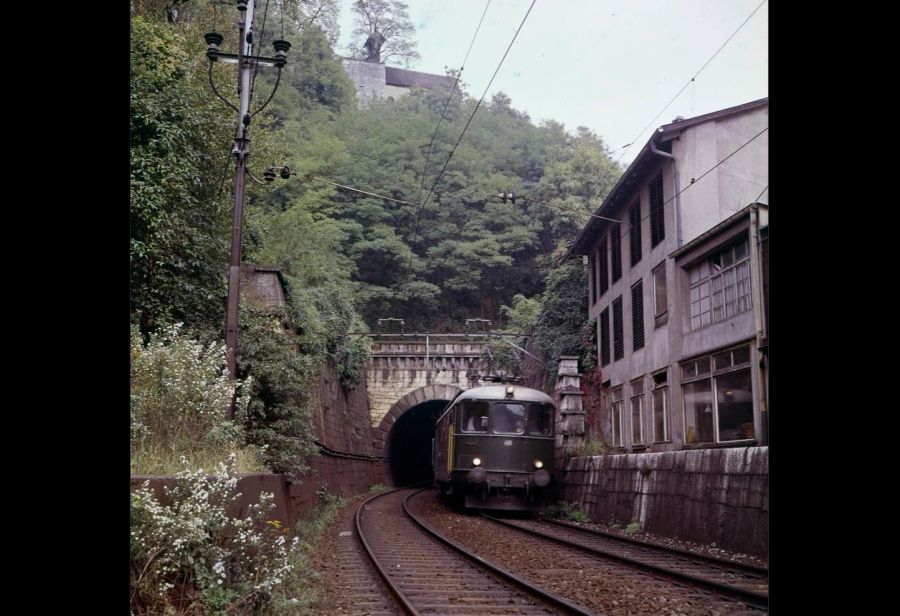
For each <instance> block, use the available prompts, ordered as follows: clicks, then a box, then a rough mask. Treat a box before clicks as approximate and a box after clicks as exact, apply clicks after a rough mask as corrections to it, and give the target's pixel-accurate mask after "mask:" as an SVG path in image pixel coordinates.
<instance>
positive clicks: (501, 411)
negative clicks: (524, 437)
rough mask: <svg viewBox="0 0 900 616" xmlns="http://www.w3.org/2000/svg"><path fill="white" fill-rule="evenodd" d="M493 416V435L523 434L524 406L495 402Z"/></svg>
mask: <svg viewBox="0 0 900 616" xmlns="http://www.w3.org/2000/svg"><path fill="white" fill-rule="evenodd" d="M493 416H494V433H495V434H523V433H524V432H525V405H523V404H511V403H509V402H496V403H494V413H493Z"/></svg>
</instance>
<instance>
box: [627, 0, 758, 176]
mask: <svg viewBox="0 0 900 616" xmlns="http://www.w3.org/2000/svg"><path fill="white" fill-rule="evenodd" d="M766 2H768V0H763V1H762V2H760V4H759V6H757V7H756V8H755V9H753V12H752V13H750V15H749V16H748V17H747V19H745V20H744V22H743V23H742V24H741V25H740V26H738V28H737V30H735V31H734V32H732V33H731V36H729V37H728V38H727V39H726V40H725V42H724V43H722V45H721V46H720V47H719V48H718V49H717V50H716V52H715V53H714V54H713V55H712V56H710V57H709V59H708V60H707V61H706V62H704V63H703V66H701V67H700V70H698V71H697V72H696V73H694V76H693V77H691V78H690V79H689V80H688V82H687V83H686V84H684V86H682V88H681V89H680V90H678V93H677V94H675V96H673V97H672V100H670V101H669V102H668V103H666V106H665V107H663V108H662V109H661V110H660V112H659V113H657V114H656V116H654V118H653V119H652V120H650V122H648V123H647V126H645V127H644V128H642V129H641V132H639V133H638V134H637V135H635V136H634V139H632V140H631V143H629V144H627V145H624V146H622V148H623V150H622V153H621V154H619V158H617V159H616V162H617V163H618V162H619V161H620V160H621V159H622V157H623V156H625V152H627V151H628V148H630V147H631V146H633V145H634V144H635V143H636V142H637V140H638V139H639V138H640V136H641V135H643V134H644V132H645V131H646V130H647V129H648V128H650V126H652V125H653V123H654V122H656V120H657V119H658V118H659V116H661V115H662V114H663V113H665V111H666V109H668V108H669V106H670V105H671V104H672V103H674V102H675V99H677V98H678V97H679V96H681V93H682V92H684V91H685V89H687V87H688V86H689V85H691V83H692V82H693V81H694V80H695V79H696V78H697V76H698V75H699V74H700V73H702V72H703V69H705V68H706V67H707V66H708V65H709V63H710V62H712V61H713V59H714V58H715V57H716V56H717V55H719V52H720V51H722V50H723V49H724V48H725V45H727V44H728V42H729V41H731V39H733V38H734V36H735V35H736V34H737V33H738V32H740V31H741V28H743V27H744V26H745V25H746V23H747V22H748V21H750V18H751V17H753V16H754V15H756V12H757V11H758V10H759V9H761V8H762V6H763V4H765V3H766Z"/></svg>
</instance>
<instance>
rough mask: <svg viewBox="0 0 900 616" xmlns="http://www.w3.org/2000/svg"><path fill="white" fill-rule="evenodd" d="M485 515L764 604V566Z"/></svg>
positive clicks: (575, 528)
mask: <svg viewBox="0 0 900 616" xmlns="http://www.w3.org/2000/svg"><path fill="white" fill-rule="evenodd" d="M482 516H483V517H485V518H487V519H488V520H490V521H492V522H494V523H496V524H501V525H503V526H506V527H509V528H513V529H516V530H518V531H520V532H524V533H528V534H530V535H533V536H536V537H540V538H542V539H547V540H549V541H553V542H555V543H558V544H561V545H564V546H567V547H570V548H575V549H577V550H580V551H583V552H587V553H590V554H593V555H595V556H600V557H603V558H607V559H611V560H614V561H616V562H619V563H623V564H626V565H628V566H632V567H634V568H636V569H639V570H642V571H644V572H647V573H650V574H651V575H654V576H662V577H665V578H669V579H671V580H673V581H675V582H678V583H685V584H688V585H690V586H693V587H695V588H699V589H702V590H706V591H709V592H712V593H714V594H716V595H719V596H722V597H727V598H731V599H735V600H737V601H742V602H744V603H746V604H748V605H750V606H753V607H757V608H762V609H768V606H769V577H768V569H766V568H764V567H757V566H752V565H744V564H741V563H735V562H732V561H727V560H724V559H720V558H714V557H709V556H704V555H700V554H694V553H691V552H688V551H686V550H679V549H676V548H669V547H666V546H658V545H654V544H650V543H647V542H644V541H638V540H634V539H629V538H626V537H619V536H617V535H612V534H609V533H603V532H601V531H595V530H592V529H587V528H582V527H579V526H575V525H573V524H568V523H565V522H557V521H555V520H542V521H534V520H515V521H511V520H502V519H499V518H495V517H493V516H490V515H487V514H482Z"/></svg>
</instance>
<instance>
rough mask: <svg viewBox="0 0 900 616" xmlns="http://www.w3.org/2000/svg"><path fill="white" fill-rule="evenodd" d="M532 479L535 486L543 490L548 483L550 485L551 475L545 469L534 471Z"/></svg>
mask: <svg viewBox="0 0 900 616" xmlns="http://www.w3.org/2000/svg"><path fill="white" fill-rule="evenodd" d="M531 479H532V481H534V485H536V486H537V487H539V488H543V487H544V486H546V485H547V484H548V483H550V473H548V472H547V471H545V470H544V469H541V470H539V471H534V473H533V474H532V475H531Z"/></svg>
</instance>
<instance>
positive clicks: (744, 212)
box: [669, 202, 769, 259]
mask: <svg viewBox="0 0 900 616" xmlns="http://www.w3.org/2000/svg"><path fill="white" fill-rule="evenodd" d="M754 207H757V208H758V207H764V208H768V207H769V206H768V204H766V203H759V202H756V203H751V204H750V205H748V206H746V207H743V208H741V209H739V210H738V211H737V212H735V213H734V214H732V215H731V216H729V217H728V218H726V219H725V220H723V221H722V222H720V223H719V224H717V225H716V226H715V227H713V228H712V229H709V230H708V231H705V232H703V233H701V234H700V235H698V236H697V237H695V238H694V239H692V240H691V241H690V242H688V243H687V244H685V245H684V246H682V247H681V248H678V249H677V250H674V251H672V252H671V253H670V254H669V258H670V259H672V258H675V257H680V256H681V255H683V254H684V253H686V252H688V251H689V250H691V249H693V248H694V247H695V246H699V245H700V244H702V243H703V242H705V241H706V240H708V239H710V238H712V237H715V236H716V235H718V234H719V233H721V232H722V231H725V230H726V229H728V228H729V227H731V226H733V225H735V224H737V223H738V222H740V221H741V220H743V219H744V218H746V217H747V216H748V215H749V214H750V210H751V209H752V208H754Z"/></svg>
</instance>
